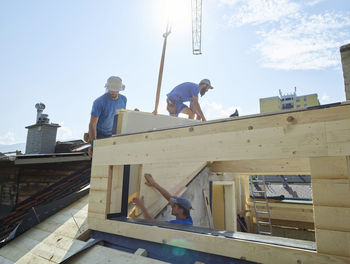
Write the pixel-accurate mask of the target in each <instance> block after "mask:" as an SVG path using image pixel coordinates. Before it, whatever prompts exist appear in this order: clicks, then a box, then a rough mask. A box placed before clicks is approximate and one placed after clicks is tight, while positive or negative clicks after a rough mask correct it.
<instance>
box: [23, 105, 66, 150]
mask: <svg viewBox="0 0 350 264" xmlns="http://www.w3.org/2000/svg"><path fill="white" fill-rule="evenodd" d="M35 108H36V109H37V115H36V123H35V124H34V125H31V126H27V127H26V128H27V129H28V134H27V143H26V154H48V153H55V145H56V135H57V128H59V127H60V126H59V125H58V124H53V123H51V124H50V123H49V122H50V119H49V118H48V115H47V114H43V111H44V109H45V105H44V104H43V103H38V104H36V105H35Z"/></svg>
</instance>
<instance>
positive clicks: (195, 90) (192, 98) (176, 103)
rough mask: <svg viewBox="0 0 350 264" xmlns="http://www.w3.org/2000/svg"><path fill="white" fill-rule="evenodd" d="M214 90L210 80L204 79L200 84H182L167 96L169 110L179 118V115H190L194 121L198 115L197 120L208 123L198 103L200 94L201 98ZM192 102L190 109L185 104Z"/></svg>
mask: <svg viewBox="0 0 350 264" xmlns="http://www.w3.org/2000/svg"><path fill="white" fill-rule="evenodd" d="M209 89H213V87H212V86H211V84H210V81H209V80H208V79H203V80H201V81H200V83H199V84H196V83H192V82H185V83H181V84H179V85H178V86H176V87H175V88H174V89H173V90H172V91H171V92H170V93H168V94H167V110H168V112H169V114H170V115H172V116H178V115H179V113H183V114H185V115H188V118H189V119H193V118H194V116H195V115H197V120H202V121H206V119H205V117H204V114H203V112H202V109H201V106H200V105H199V102H198V94H200V95H201V96H203V95H205V93H206V92H207V91H208V90H209ZM184 102H190V107H188V106H187V105H185V104H184Z"/></svg>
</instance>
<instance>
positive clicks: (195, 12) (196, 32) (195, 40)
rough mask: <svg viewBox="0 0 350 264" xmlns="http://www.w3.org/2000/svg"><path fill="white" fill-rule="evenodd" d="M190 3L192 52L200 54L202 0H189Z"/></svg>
mask: <svg viewBox="0 0 350 264" xmlns="http://www.w3.org/2000/svg"><path fill="white" fill-rule="evenodd" d="M191 4H192V52H193V55H200V54H202V50H201V42H202V0H191Z"/></svg>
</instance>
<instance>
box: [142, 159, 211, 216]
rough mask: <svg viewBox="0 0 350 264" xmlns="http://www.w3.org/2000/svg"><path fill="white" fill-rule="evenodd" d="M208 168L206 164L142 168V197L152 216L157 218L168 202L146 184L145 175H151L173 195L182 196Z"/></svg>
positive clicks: (170, 164)
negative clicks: (199, 174)
mask: <svg viewBox="0 0 350 264" xmlns="http://www.w3.org/2000/svg"><path fill="white" fill-rule="evenodd" d="M205 166H206V162H204V163H203V162H199V163H198V162H195V163H192V162H186V163H181V164H180V163H176V162H168V163H162V164H161V163H152V164H145V165H143V166H142V168H141V169H142V177H141V184H140V197H142V196H143V197H144V201H145V206H146V208H147V210H148V212H149V213H150V214H151V215H152V216H156V215H157V214H158V213H159V212H160V211H161V210H162V209H163V208H164V207H165V206H166V205H167V204H168V201H167V200H166V199H164V198H163V196H162V195H161V194H160V193H159V192H158V191H157V190H156V189H154V188H152V187H149V186H147V185H146V184H145V178H144V177H143V175H144V174H145V173H151V174H152V176H153V178H154V179H155V180H156V182H157V183H158V184H159V185H161V186H162V187H163V188H165V189H166V190H167V191H168V192H170V193H171V194H172V195H176V196H180V195H182V193H183V192H184V191H185V190H186V185H187V184H188V183H189V182H190V181H191V180H192V179H193V178H194V177H195V176H196V175H197V174H198V173H199V172H200V170H201V169H203V168H204V167H205Z"/></svg>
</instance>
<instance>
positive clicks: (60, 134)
mask: <svg viewBox="0 0 350 264" xmlns="http://www.w3.org/2000/svg"><path fill="white" fill-rule="evenodd" d="M59 125H60V126H61V127H59V128H58V130H57V141H68V140H72V139H74V138H73V131H72V130H71V129H70V128H69V127H66V126H64V123H63V122H62V123H60V124H59Z"/></svg>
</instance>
